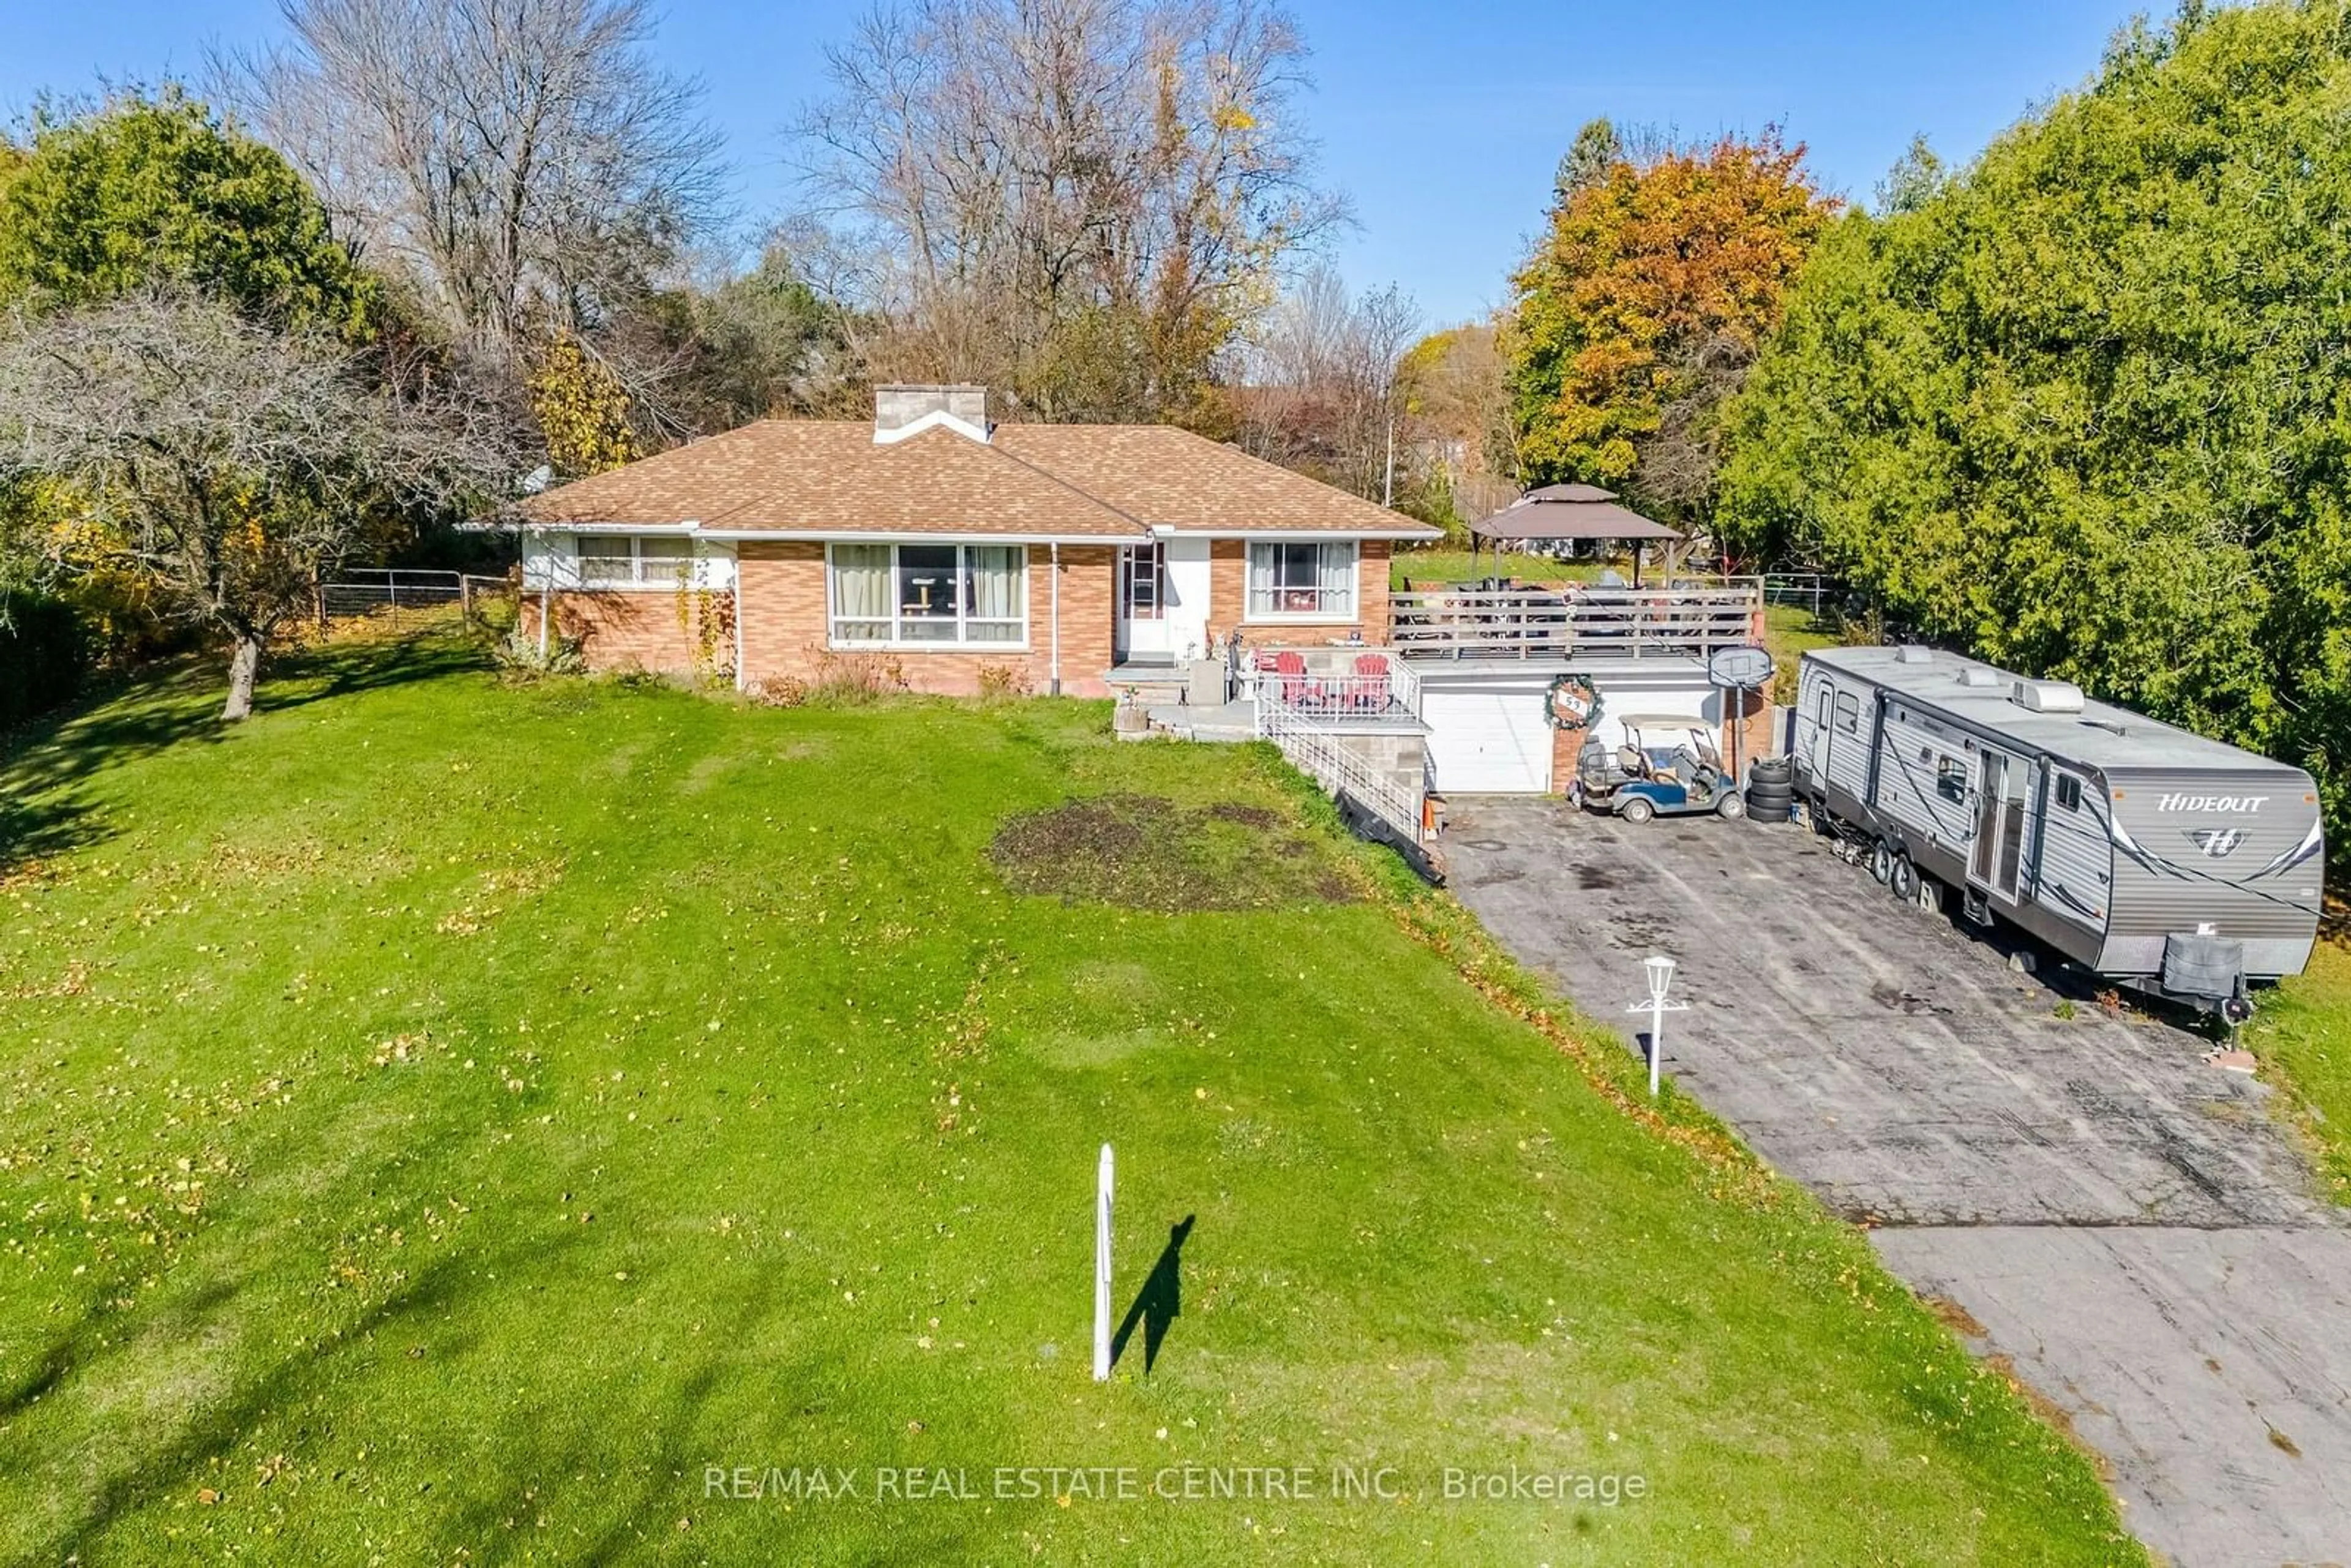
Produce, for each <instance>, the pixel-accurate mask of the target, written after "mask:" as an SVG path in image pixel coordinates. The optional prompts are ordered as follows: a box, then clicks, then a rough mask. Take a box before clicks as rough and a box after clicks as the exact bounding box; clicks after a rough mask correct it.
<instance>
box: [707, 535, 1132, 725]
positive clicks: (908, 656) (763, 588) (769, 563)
mask: <svg viewBox="0 0 2351 1568" xmlns="http://www.w3.org/2000/svg"><path fill="white" fill-rule="evenodd" d="M1052 553H1053V552H1052V549H1051V548H1050V546H1046V545H1031V546H1029V647H1028V649H1027V650H1026V651H1025V652H1000V653H977V652H970V653H967V652H964V651H962V650H959V649H940V650H936V651H933V650H930V649H911V650H910V649H904V648H893V649H887V650H883V649H842V650H840V651H839V652H838V653H832V654H831V655H830V656H828V643H829V638H830V634H831V633H830V626H829V622H830V613H829V611H828V608H827V603H826V599H825V579H824V546H823V545H821V544H814V543H806V542H801V541H797V540H795V541H781V540H779V541H778V542H776V543H773V544H762V543H757V542H751V541H746V542H744V543H741V544H738V545H737V546H736V559H737V564H736V571H737V575H738V578H739V580H740V582H741V585H742V594H743V667H744V671H745V674H746V677H747V685H753V686H757V685H758V684H759V683H760V682H761V681H763V680H784V679H797V680H803V681H813V680H819V679H821V678H823V676H824V675H825V674H826V672H827V670H828V668H837V667H838V665H839V664H840V662H841V661H843V660H855V661H857V662H858V663H859V664H864V665H869V666H874V667H879V668H882V669H883V670H885V671H888V672H890V673H891V674H892V676H893V678H897V679H903V680H904V682H905V684H906V685H907V686H909V687H910V688H912V689H913V690H914V691H918V692H934V693H937V694H940V695H947V696H970V695H977V693H978V691H979V690H980V676H981V672H982V671H983V670H986V669H989V668H995V669H1005V668H1010V669H1012V670H1015V671H1017V672H1018V673H1019V674H1020V676H1021V677H1022V678H1023V680H1024V681H1025V682H1026V684H1027V685H1028V687H1029V690H1031V691H1035V692H1044V691H1048V690H1050V689H1051V687H1050V683H1051V680H1052V664H1053V642H1052V638H1053V620H1052V615H1053V582H1052V574H1051V566H1052ZM1115 556H1116V551H1115V549H1114V548H1113V547H1112V546H1108V545H1063V546H1061V690H1062V692H1063V693H1064V694H1066V695H1072V696H1107V695H1110V687H1109V686H1108V685H1106V684H1105V683H1104V681H1103V680H1102V675H1103V674H1104V673H1105V672H1106V671H1108V670H1109V668H1110V667H1111V662H1112V654H1111V648H1112V638H1113V633H1114V632H1115V630H1116V628H1115V627H1114V625H1113V617H1114V616H1115V615H1116V613H1117V610H1116V586H1117V580H1116V575H1115V570H1114V560H1115Z"/></svg>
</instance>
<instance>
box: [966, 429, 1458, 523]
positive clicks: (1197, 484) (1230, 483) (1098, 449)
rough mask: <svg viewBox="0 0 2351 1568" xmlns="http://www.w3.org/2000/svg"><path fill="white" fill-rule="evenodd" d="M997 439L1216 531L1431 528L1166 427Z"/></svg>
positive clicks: (1104, 493)
mask: <svg viewBox="0 0 2351 1568" xmlns="http://www.w3.org/2000/svg"><path fill="white" fill-rule="evenodd" d="M996 444H998V446H1001V447H1002V448H1003V449H1004V450H1005V451H1007V452H1009V453H1011V454H1012V455H1014V456H1016V457H1024V458H1027V459H1028V460H1029V462H1031V463H1034V464H1036V465H1038V466H1039V467H1040V468H1044V469H1047V470H1049V471H1050V472H1052V473H1055V474H1059V475H1061V476H1062V477H1064V478H1066V479H1068V480H1069V481H1070V483H1071V484H1073V485H1077V486H1082V487H1083V488H1084V489H1085V490H1086V491H1087V492H1088V493H1089V494H1092V495H1094V496H1099V497H1102V499H1103V500H1104V501H1107V502H1109V503H1110V504H1111V505H1112V506H1113V507H1117V508H1118V509H1119V510H1120V511H1122V512H1124V513H1126V514H1127V515H1128V516H1130V517H1140V518H1142V519H1143V520H1144V522H1146V523H1165V524H1169V525H1172V526H1173V527H1175V528H1177V529H1179V530H1194V531H1199V530H1207V531H1214V532H1218V533H1235V532H1241V531H1248V532H1250V533H1256V532H1273V531H1278V530H1282V529H1300V530H1304V531H1311V532H1317V533H1405V532H1411V533H1425V534H1426V535H1427V537H1428V538H1439V537H1441V536H1440V534H1439V531H1438V530H1437V529H1436V528H1427V527H1426V525H1424V524H1422V523H1420V522H1417V521H1416V520H1415V519H1413V518H1411V517H1405V516H1404V515H1403V514H1402V513H1400V512H1391V511H1389V510H1388V509H1387V508H1386V507H1381V506H1375V505H1374V504H1373V503H1372V502H1370V501H1366V500H1364V499H1363V498H1361V497H1356V496H1351V495H1349V494H1347V492H1346V491H1344V490H1341V489H1337V488H1335V487H1333V486H1329V485H1325V484H1323V483H1322V481H1321V480H1319V479H1310V478H1308V477H1307V476H1305V475H1303V474H1299V473H1294V472H1292V471H1291V470H1290V469H1288V468H1284V467H1281V466H1280V465H1276V464H1272V463H1268V462H1265V461H1263V460H1262V459H1259V458H1256V457H1251V456H1250V455H1249V454H1247V453H1246V452H1243V451H1241V450H1239V449H1238V448H1237V447H1232V446H1227V445H1224V444H1220V443H1218V442H1214V441H1210V440H1208V439H1207V437H1205V436H1200V435H1195V434H1192V433H1191V432H1190V431H1188V430H1181V429H1178V428H1177V427H1175V425H1172V424H1006V425H998V427H997V431H996Z"/></svg>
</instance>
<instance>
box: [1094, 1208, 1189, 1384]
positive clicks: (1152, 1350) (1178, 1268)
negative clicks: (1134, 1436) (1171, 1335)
mask: <svg viewBox="0 0 2351 1568" xmlns="http://www.w3.org/2000/svg"><path fill="white" fill-rule="evenodd" d="M1196 1218H1199V1217H1198V1216H1196V1215H1191V1214H1187V1215H1186V1216H1185V1217H1184V1218H1183V1219H1182V1220H1181V1221H1180V1222H1178V1223H1177V1224H1175V1225H1171V1226H1169V1227H1168V1228H1167V1245H1166V1246H1165V1247H1164V1248H1162V1249H1160V1253H1159V1261H1157V1262H1156V1263H1154V1264H1153V1265H1152V1266H1151V1273H1150V1276H1149V1277H1148V1278H1147V1279H1145V1280H1144V1281H1143V1289H1142V1290H1141V1291H1137V1292H1135V1297H1134V1305H1133V1306H1131V1307H1129V1308H1127V1309H1126V1321H1125V1322H1122V1323H1120V1324H1119V1325H1118V1333H1114V1334H1113V1335H1112V1336H1111V1341H1110V1364H1112V1365H1113V1366H1116V1365H1117V1364H1118V1360H1119V1357H1121V1356H1123V1355H1124V1354H1126V1342H1127V1341H1129V1340H1131V1339H1133V1338H1134V1328H1135V1324H1137V1323H1138V1322H1139V1323H1141V1324H1142V1325H1143V1371H1144V1375H1145V1376H1149V1375H1150V1373H1151V1369H1152V1367H1153V1366H1154V1365H1155V1364H1156V1363H1157V1362H1158V1360H1159V1347H1160V1345H1161V1344H1162V1343H1165V1340H1166V1338H1167V1330H1168V1328H1169V1327H1170V1326H1171V1325H1172V1324H1173V1323H1174V1322H1175V1320H1176V1319H1177V1318H1178V1317H1180V1316H1182V1315H1183V1312H1184V1282H1183V1268H1184V1243H1185V1242H1186V1240H1187V1239H1189V1238H1190V1237H1191V1234H1192V1223H1193V1221H1194V1220H1195V1219H1196Z"/></svg>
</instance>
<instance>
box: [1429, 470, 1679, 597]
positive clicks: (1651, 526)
mask: <svg viewBox="0 0 2351 1568" xmlns="http://www.w3.org/2000/svg"><path fill="white" fill-rule="evenodd" d="M1687 537H1688V536H1687V535H1686V534H1683V533H1680V532H1678V531H1677V530H1676V529H1673V528H1667V526H1666V525H1665V524H1663V523H1660V522H1657V521H1656V520H1655V519H1654V518H1650V517H1643V516H1641V514H1640V513H1638V512H1636V511H1634V510H1633V509H1632V508H1631V507H1624V506H1619V505H1618V504H1617V501H1616V494H1615V492H1614V491H1613V490H1604V489H1602V488H1601V487H1600V486H1597V485H1544V486H1541V487H1540V488H1537V489H1533V490H1530V491H1528V492H1527V493H1526V494H1525V495H1523V496H1520V497H1519V498H1518V499H1517V500H1515V501H1513V502H1511V503H1510V505H1509V506H1507V507H1503V508H1502V509H1501V510H1500V511H1499V512H1496V513H1495V514H1494V515H1493V516H1492V517H1480V518H1479V519H1478V520H1477V521H1476V522H1474V523H1472V524H1470V525H1469V554H1470V557H1471V559H1473V560H1474V559H1476V557H1477V553H1478V541H1479V539H1481V538H1484V539H1492V540H1494V541H1495V542H1496V544H1497V545H1498V546H1499V544H1501V543H1502V542H1503V541H1505V540H1510V539H1525V540H1531V539H1630V540H1632V541H1633V586H1634V587H1635V588H1638V587H1639V586H1640V585H1641V558H1642V555H1643V553H1644V551H1645V550H1646V548H1647V546H1648V543H1649V541H1650V540H1652V539H1664V540H1669V541H1671V542H1672V543H1675V544H1679V543H1681V542H1682V541H1683V540H1684V539H1686V538H1687Z"/></svg>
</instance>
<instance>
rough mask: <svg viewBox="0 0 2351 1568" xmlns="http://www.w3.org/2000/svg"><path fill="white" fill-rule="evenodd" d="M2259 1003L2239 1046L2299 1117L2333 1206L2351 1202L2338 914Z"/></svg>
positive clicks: (2349, 970) (2350, 1013) (2350, 1109)
mask: <svg viewBox="0 0 2351 1568" xmlns="http://www.w3.org/2000/svg"><path fill="white" fill-rule="evenodd" d="M2329 880H2330V881H2334V880H2336V879H2335V877H2330V878H2329ZM2260 1003H2261V1010H2260V1011H2259V1012H2257V1013H2255V1014H2254V1015H2253V1021H2252V1023H2250V1024H2247V1025H2246V1026H2245V1030H2244V1043H2245V1045H2246V1046H2247V1047H2248V1048H2250V1049H2251V1050H2252V1052H2253V1054H2254V1056H2255V1057H2256V1058H2257V1059H2258V1060H2259V1061H2260V1062H2261V1073H2262V1077H2263V1078H2265V1079H2267V1080H2269V1081H2270V1082H2274V1083H2278V1084H2281V1085H2282V1086H2283V1088H2284V1089H2285V1091H2286V1094H2287V1097H2288V1101H2289V1103H2291V1104H2292V1106H2293V1107H2294V1109H2295V1110H2296V1111H2297V1112H2299V1113H2300V1114H2301V1117H2302V1120H2303V1122H2304V1124H2305V1125H2306V1126H2307V1127H2308V1129H2309V1131H2310V1133H2311V1134H2312V1135H2313V1138H2314V1141H2315V1143H2316V1145H2317V1146H2318V1153H2319V1157H2320V1164H2321V1165H2322V1166H2323V1167H2324V1168H2325V1173H2326V1181H2327V1187H2328V1190H2329V1191H2330V1192H2332V1193H2333V1194H2334V1196H2335V1201H2336V1202H2337V1203H2351V928H2346V919H2345V912H2344V911H2343V910H2341V909H2340V908H2338V909H2337V911H2336V912H2335V918H2334V920H2333V923H2332V925H2331V935H2330V936H2325V937H2322V938H2321V939H2320V941H2319V944H2318V947H2317V950H2316V951H2315V952H2314V953H2312V955H2311V956H2310V967H2309V968H2308V969H2307V970H2305V971H2304V973H2303V974H2301V975H2300V976H2298V977H2295V978H2294V979H2291V980H2287V981H2285V982H2283V984H2281V985H2280V986H2279V987H2278V988H2277V989H2275V990H2273V991H2271V992H2269V993H2267V994H2266V995H2264V996H2262V998H2260Z"/></svg>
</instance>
